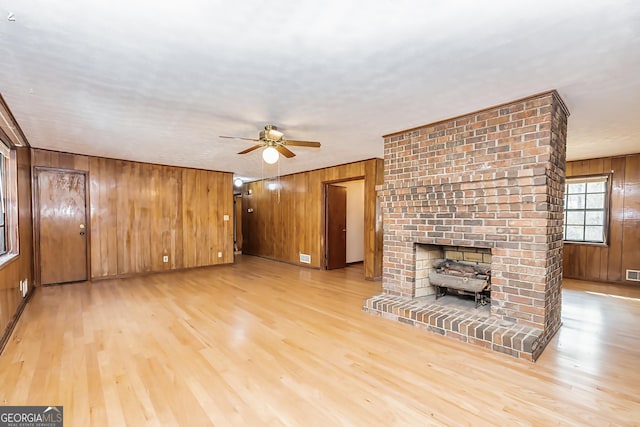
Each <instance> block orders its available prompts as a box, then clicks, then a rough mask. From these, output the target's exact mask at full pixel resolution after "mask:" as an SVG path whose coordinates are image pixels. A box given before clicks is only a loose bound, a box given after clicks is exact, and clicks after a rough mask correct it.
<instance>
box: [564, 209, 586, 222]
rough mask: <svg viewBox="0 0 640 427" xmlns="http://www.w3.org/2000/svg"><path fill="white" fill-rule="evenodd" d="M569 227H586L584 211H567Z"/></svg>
mask: <svg viewBox="0 0 640 427" xmlns="http://www.w3.org/2000/svg"><path fill="white" fill-rule="evenodd" d="M567 225H584V211H567Z"/></svg>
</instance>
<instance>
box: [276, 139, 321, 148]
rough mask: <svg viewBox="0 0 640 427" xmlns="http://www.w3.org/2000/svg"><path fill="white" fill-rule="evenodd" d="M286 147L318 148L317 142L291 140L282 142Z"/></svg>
mask: <svg viewBox="0 0 640 427" xmlns="http://www.w3.org/2000/svg"><path fill="white" fill-rule="evenodd" d="M283 142H284V143H285V144H286V145H292V146H298V147H316V148H317V147H320V143H319V142H315V141H295V140H291V139H287V140H285V141H283Z"/></svg>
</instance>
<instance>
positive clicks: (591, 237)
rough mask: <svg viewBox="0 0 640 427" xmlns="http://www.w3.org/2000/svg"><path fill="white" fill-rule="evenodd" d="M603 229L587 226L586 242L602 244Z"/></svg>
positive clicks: (585, 231) (585, 232)
mask: <svg viewBox="0 0 640 427" xmlns="http://www.w3.org/2000/svg"><path fill="white" fill-rule="evenodd" d="M602 231H603V228H602V227H601V226H587V227H585V230H584V240H587V241H589V242H602V241H603V240H604V239H603V238H602V236H603V234H602Z"/></svg>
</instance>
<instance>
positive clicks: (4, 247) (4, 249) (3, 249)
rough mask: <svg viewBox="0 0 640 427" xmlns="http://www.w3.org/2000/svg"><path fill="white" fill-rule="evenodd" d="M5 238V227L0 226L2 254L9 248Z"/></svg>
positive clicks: (0, 251)
mask: <svg viewBox="0 0 640 427" xmlns="http://www.w3.org/2000/svg"><path fill="white" fill-rule="evenodd" d="M5 242H6V241H5V239H4V227H2V228H0V254H3V253H5V252H6V251H7V248H6V246H5Z"/></svg>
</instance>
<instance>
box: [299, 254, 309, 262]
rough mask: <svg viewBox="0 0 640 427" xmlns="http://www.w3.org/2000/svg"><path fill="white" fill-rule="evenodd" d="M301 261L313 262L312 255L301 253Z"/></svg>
mask: <svg viewBox="0 0 640 427" xmlns="http://www.w3.org/2000/svg"><path fill="white" fill-rule="evenodd" d="M300 262H303V263H305V264H311V255H307V254H300Z"/></svg>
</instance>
